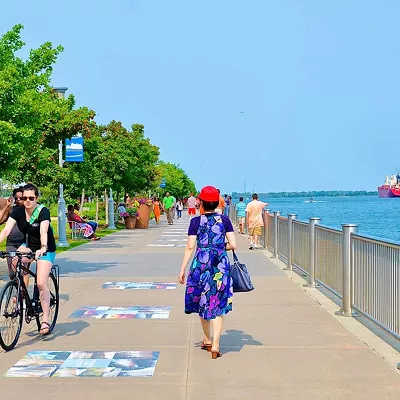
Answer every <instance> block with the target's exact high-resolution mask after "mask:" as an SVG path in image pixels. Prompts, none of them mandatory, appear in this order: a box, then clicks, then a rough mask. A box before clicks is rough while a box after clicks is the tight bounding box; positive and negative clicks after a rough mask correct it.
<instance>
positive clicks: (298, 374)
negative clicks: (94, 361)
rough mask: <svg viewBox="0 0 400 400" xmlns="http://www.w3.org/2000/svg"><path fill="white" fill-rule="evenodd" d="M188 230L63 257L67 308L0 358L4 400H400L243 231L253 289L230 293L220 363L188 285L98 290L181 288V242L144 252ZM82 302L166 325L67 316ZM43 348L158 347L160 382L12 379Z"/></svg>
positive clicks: (365, 351) (382, 371)
mask: <svg viewBox="0 0 400 400" xmlns="http://www.w3.org/2000/svg"><path fill="white" fill-rule="evenodd" d="M187 225H188V220H187V219H183V220H180V221H177V224H175V225H173V226H172V227H171V226H168V225H167V224H166V222H165V221H163V223H162V224H161V225H160V226H154V225H151V227H150V228H149V229H148V230H132V231H128V230H127V231H120V232H117V233H115V234H113V235H110V236H108V237H105V238H103V239H102V240H101V241H100V242H96V243H89V244H87V245H84V246H80V247H78V248H76V249H73V250H70V251H67V252H65V253H62V254H61V255H60V256H59V257H58V259H57V262H58V264H59V265H60V268H61V274H62V276H61V290H60V293H61V302H62V305H61V308H60V314H59V318H58V323H57V326H56V328H55V331H54V333H53V334H52V335H51V336H49V337H47V338H45V339H41V338H38V335H37V334H36V330H35V329H34V328H35V327H34V326H33V323H31V325H28V326H27V329H31V330H30V331H29V330H27V329H25V331H24V334H23V335H22V336H21V338H20V342H19V345H18V346H17V347H16V348H15V349H14V350H13V351H11V352H9V353H4V352H3V353H1V354H0V376H1V378H0V399H1V400H8V399H29V400H52V399H57V400H67V399H68V400H69V399H74V398H78V397H81V398H85V400H94V399H96V400H98V399H115V400H117V399H118V400H120V399H121V400H124V399H130V400H131V399H132V398H138V399H141V400H147V399H149V400H150V399H174V400H178V399H190V400H197V399H198V400H203V399H221V400H223V399H229V400H231V399H260V400H261V399H263V400H264V399H297V400H301V399H307V400H313V399H318V400H324V399H335V400H338V399H352V400H358V399H360V400H361V399H363V400H365V399H371V400H379V399H398V398H400V376H399V374H398V373H397V372H396V371H395V370H394V369H393V368H391V367H390V366H389V365H388V364H387V363H386V362H385V361H384V360H383V359H382V358H381V357H380V356H378V355H377V354H376V353H374V352H373V351H372V350H371V349H370V348H369V347H368V346H367V345H366V344H364V343H363V342H362V341H361V340H359V339H358V338H356V337H355V336H354V335H353V334H352V333H351V332H350V331H349V330H347V329H346V328H345V327H344V326H343V325H342V324H341V323H340V322H338V320H337V319H336V318H334V317H333V316H332V315H331V314H330V313H328V312H327V311H326V310H325V309H323V308H322V307H321V306H320V305H319V304H318V303H317V302H316V301H315V300H314V299H313V298H311V297H310V296H309V295H308V294H307V293H306V292H305V291H304V290H302V289H301V288H300V287H299V286H298V285H296V284H295V283H294V282H293V281H292V280H291V279H289V278H288V276H287V275H285V274H284V273H283V271H282V269H281V268H279V267H278V266H277V265H276V263H273V262H271V260H270V259H269V257H268V256H266V254H265V253H264V252H262V251H250V250H248V249H247V240H246V238H244V237H243V236H241V235H237V236H238V243H239V250H238V255H239V257H240V259H241V261H242V262H244V263H246V265H247V266H248V268H249V270H250V272H251V274H252V277H253V282H254V285H255V287H256V289H255V290H254V291H253V292H251V293H239V294H236V295H235V296H234V302H233V312H232V313H230V314H229V315H228V316H227V317H226V320H225V325H224V333H223V336H222V341H221V351H222V353H223V357H222V358H220V359H218V360H211V357H210V354H209V353H207V352H205V351H201V350H200V349H199V344H200V342H201V340H202V334H201V328H200V324H199V322H198V318H197V317H196V316H187V315H185V314H184V312H183V296H184V287H183V286H180V285H178V286H177V289H176V290H107V289H100V287H101V286H102V285H103V284H104V283H105V282H107V281H133V282H134V281H136V282H140V281H142V282H145V281H155V282H176V281H177V275H178V272H179V268H180V263H181V260H182V254H183V247H176V246H174V247H158V246H157V247H153V246H148V245H149V244H164V245H165V244H170V245H172V244H174V245H183V244H185V242H184V241H183V240H184V238H185V230H186V229H187ZM161 235H163V236H161ZM165 235H174V236H165ZM181 235H182V236H181ZM171 239H174V241H171ZM177 240H179V241H177ZM181 240H182V241H181ZM83 306H113V307H128V306H163V307H170V308H171V312H170V317H169V319H80V318H70V316H71V314H72V313H73V312H74V311H76V310H77V309H79V308H80V307H83ZM24 326H25V327H26V325H24ZM35 350H36V351H87V352H93V351H98V352H105V351H109V352H115V351H150V352H159V358H158V362H157V365H156V368H155V372H154V375H153V376H152V377H139V378H138V377H117V378H104V377H101V378H100V377H99V378H97V377H92V378H85V377H76V378H56V377H50V378H10V377H5V376H4V375H5V374H6V373H7V371H8V370H9V369H10V368H11V367H12V366H13V365H15V364H16V363H17V362H18V361H19V360H20V359H21V358H23V357H24V355H25V354H26V353H27V352H30V351H35Z"/></svg>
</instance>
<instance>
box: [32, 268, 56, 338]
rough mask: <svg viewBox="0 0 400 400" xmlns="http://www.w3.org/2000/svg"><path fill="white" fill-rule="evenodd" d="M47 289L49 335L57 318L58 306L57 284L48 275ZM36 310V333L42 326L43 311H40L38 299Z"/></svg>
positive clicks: (51, 275)
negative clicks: (48, 293)
mask: <svg viewBox="0 0 400 400" xmlns="http://www.w3.org/2000/svg"><path fill="white" fill-rule="evenodd" d="M48 287H49V291H50V308H49V320H48V321H47V322H48V323H49V325H50V330H49V333H50V332H52V330H53V329H54V327H55V326H56V322H57V317H58V308H59V306H60V297H59V293H58V284H57V280H56V278H55V277H54V275H53V274H50V275H49V281H48ZM38 310H39V312H38V313H37V314H36V324H37V327H38V331H40V327H41V326H42V321H43V311H42V305H41V303H40V300H39V299H38Z"/></svg>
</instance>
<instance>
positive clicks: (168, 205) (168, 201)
mask: <svg viewBox="0 0 400 400" xmlns="http://www.w3.org/2000/svg"><path fill="white" fill-rule="evenodd" d="M174 200H175V199H174V198H173V197H172V196H168V197H164V200H163V205H164V208H165V209H166V210H168V209H169V208H171V207H172V204H174Z"/></svg>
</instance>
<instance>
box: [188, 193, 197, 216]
mask: <svg viewBox="0 0 400 400" xmlns="http://www.w3.org/2000/svg"><path fill="white" fill-rule="evenodd" d="M196 203H197V200H196V198H195V197H194V196H193V193H190V197H189V198H188V199H187V207H188V215H189V218H192V215H193V216H195V215H196Z"/></svg>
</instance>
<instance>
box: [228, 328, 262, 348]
mask: <svg viewBox="0 0 400 400" xmlns="http://www.w3.org/2000/svg"><path fill="white" fill-rule="evenodd" d="M262 345H263V343H261V342H260V341H258V340H254V339H253V336H251V335H249V334H248V333H244V331H239V330H236V329H228V330H227V331H225V333H223V334H222V335H221V349H223V352H224V353H231V352H239V351H241V350H242V348H243V347H244V346H262Z"/></svg>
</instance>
